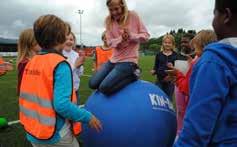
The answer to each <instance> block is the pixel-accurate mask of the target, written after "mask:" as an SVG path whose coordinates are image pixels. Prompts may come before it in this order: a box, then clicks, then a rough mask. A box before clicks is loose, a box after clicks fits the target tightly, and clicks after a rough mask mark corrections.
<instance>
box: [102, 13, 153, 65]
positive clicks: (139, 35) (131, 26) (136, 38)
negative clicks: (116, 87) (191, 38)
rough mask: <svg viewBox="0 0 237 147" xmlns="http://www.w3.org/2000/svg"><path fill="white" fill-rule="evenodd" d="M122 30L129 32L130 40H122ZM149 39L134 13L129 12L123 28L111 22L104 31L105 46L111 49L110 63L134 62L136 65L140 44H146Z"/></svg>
mask: <svg viewBox="0 0 237 147" xmlns="http://www.w3.org/2000/svg"><path fill="white" fill-rule="evenodd" d="M124 29H127V30H128V32H130V38H129V39H128V41H126V42H124V41H123V40H122V34H123V32H124ZM149 37H150V35H149V33H148V31H147V29H146V27H145V26H144V24H143V23H142V21H141V19H140V18H139V16H138V15H137V14H136V12H134V11H129V15H128V23H127V25H126V26H125V27H124V26H120V25H119V24H118V23H117V22H116V21H113V22H112V24H111V27H109V28H107V30H106V39H107V44H108V45H109V46H110V47H111V48H113V53H112V56H111V58H110V61H111V62H112V63H117V62H134V63H136V64H137V63H138V57H139V52H138V50H139V48H140V43H143V42H146V41H147V40H148V39H149Z"/></svg>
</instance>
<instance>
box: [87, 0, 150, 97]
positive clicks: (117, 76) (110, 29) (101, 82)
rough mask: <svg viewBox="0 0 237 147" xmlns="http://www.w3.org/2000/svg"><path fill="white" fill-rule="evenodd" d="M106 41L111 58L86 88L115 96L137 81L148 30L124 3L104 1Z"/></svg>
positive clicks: (112, 0) (123, 1)
mask: <svg viewBox="0 0 237 147" xmlns="http://www.w3.org/2000/svg"><path fill="white" fill-rule="evenodd" d="M106 5H107V7H108V10H109V16H108V17H107V18H106V20H105V25H106V39H107V44H108V46H109V47H111V48H113V51H112V57H111V58H110V60H109V61H108V62H107V63H106V64H104V65H103V66H102V67H101V69H100V70H99V71H98V72H96V73H95V75H94V76H93V77H92V78H91V79H90V82H89V86H90V88H92V89H98V90H99V91H101V92H102V93H104V94H106V95H110V94H113V93H115V92H116V91H118V90H120V89H122V88H123V87H125V86H126V85H128V84H129V83H131V82H133V81H136V80H137V79H138V77H139V68H138V58H139V52H138V50H139V45H140V43H142V42H145V41H147V40H148V38H149V34H148V32H147V29H146V28H145V26H144V25H143V23H142V21H141V19H140V18H139V16H138V15H137V14H136V12H134V11H129V10H128V8H127V5H126V2H125V0H107V2H106Z"/></svg>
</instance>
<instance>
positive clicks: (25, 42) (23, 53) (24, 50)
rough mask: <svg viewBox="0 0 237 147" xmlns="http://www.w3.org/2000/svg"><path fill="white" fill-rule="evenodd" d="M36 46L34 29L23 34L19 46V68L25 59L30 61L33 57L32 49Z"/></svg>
mask: <svg viewBox="0 0 237 147" xmlns="http://www.w3.org/2000/svg"><path fill="white" fill-rule="evenodd" d="M36 45H37V42H36V40H35V36H34V31H33V29H26V30H24V31H23V32H21V34H20V37H19V40H18V45H17V50H18V57H17V66H18V64H19V63H20V62H21V61H22V60H23V59H30V58H31V57H32V56H33V55H32V51H31V49H32V48H33V47H34V46H36Z"/></svg>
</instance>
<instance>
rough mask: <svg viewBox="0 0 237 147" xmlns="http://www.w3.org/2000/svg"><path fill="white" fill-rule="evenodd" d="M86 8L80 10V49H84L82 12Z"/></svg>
mask: <svg viewBox="0 0 237 147" xmlns="http://www.w3.org/2000/svg"><path fill="white" fill-rule="evenodd" d="M83 12H84V10H78V14H79V15H80V49H83V44H82V14H83Z"/></svg>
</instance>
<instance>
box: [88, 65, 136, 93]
mask: <svg viewBox="0 0 237 147" xmlns="http://www.w3.org/2000/svg"><path fill="white" fill-rule="evenodd" d="M137 69H138V66H137V64H135V63H132V62H119V63H111V62H110V61H109V62H107V63H105V64H104V65H103V66H102V67H101V69H100V70H99V71H97V72H96V73H95V75H93V77H92V78H91V79H90V81H89V87H90V88H91V89H98V90H99V91H100V92H102V93H104V94H106V95H111V94H113V93H115V92H117V91H118V90H120V89H122V88H124V87H125V86H126V85H128V84H129V83H131V82H133V81H136V80H137V79H138V76H137V75H136V74H135V71H136V70H137Z"/></svg>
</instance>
